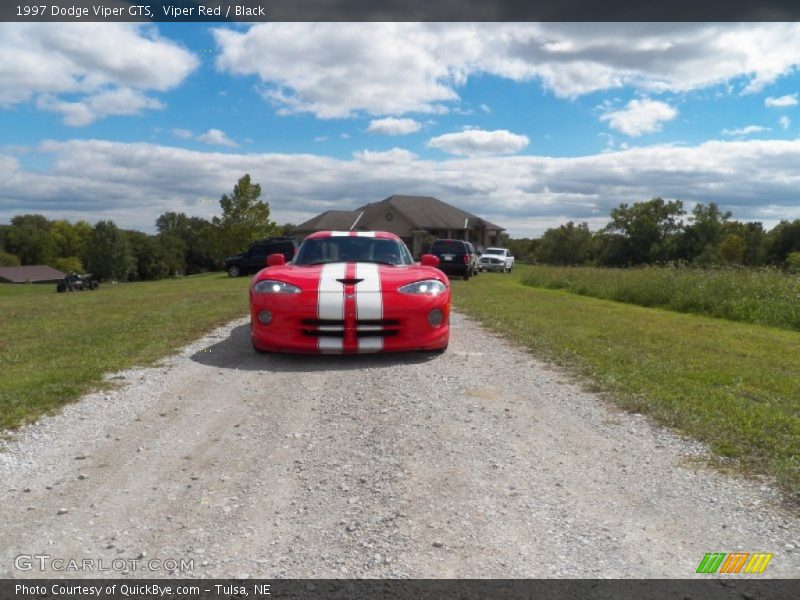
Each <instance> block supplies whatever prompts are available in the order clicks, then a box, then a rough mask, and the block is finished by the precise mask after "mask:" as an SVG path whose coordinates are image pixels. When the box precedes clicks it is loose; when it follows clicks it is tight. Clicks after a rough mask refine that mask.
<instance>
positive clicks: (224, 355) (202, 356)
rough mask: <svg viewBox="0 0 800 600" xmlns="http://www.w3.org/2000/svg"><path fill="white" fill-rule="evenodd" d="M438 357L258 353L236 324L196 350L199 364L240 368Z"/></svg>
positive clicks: (344, 366)
mask: <svg viewBox="0 0 800 600" xmlns="http://www.w3.org/2000/svg"><path fill="white" fill-rule="evenodd" d="M439 357H441V355H439V354H435V353H433V352H402V353H391V354H349V355H336V354H258V353H256V352H255V351H254V350H253V347H252V345H251V344H250V326H249V325H239V326H238V327H234V328H233V329H232V330H231V334H230V335H229V336H228V337H227V338H226V339H224V340H222V341H219V342H217V343H216V344H213V345H211V346H208V347H206V348H203V349H202V350H200V351H199V352H195V353H194V354H193V355H192V356H191V359H192V360H193V361H195V362H197V363H200V364H201V365H207V366H209V367H217V368H220V369H239V370H242V371H276V372H312V371H349V370H353V369H371V368H385V367H391V366H395V365H407V364H423V363H427V362H431V361H433V360H436V359H437V358H439Z"/></svg>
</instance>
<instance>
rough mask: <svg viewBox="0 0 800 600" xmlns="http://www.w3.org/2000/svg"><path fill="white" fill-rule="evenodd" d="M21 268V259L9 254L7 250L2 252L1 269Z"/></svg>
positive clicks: (0, 258)
mask: <svg viewBox="0 0 800 600" xmlns="http://www.w3.org/2000/svg"><path fill="white" fill-rule="evenodd" d="M18 266H20V261H19V258H18V257H16V256H14V255H13V254H9V253H8V252H6V251H5V250H0V267H18Z"/></svg>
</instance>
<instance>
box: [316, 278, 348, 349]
mask: <svg viewBox="0 0 800 600" xmlns="http://www.w3.org/2000/svg"><path fill="white" fill-rule="evenodd" d="M346 268H347V265H346V264H345V263H329V264H327V265H323V266H322V269H321V270H320V273H319V288H318V292H317V318H318V319H337V320H343V319H344V285H343V284H342V283H341V282H339V281H336V280H337V279H343V278H344V275H345V269H346ZM343 343H344V340H343V338H340V337H327V336H322V337H319V338H317V345H318V346H317V347H318V348H319V350H320V352H341V351H342V346H343Z"/></svg>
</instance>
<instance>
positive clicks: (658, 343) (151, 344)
mask: <svg viewBox="0 0 800 600" xmlns="http://www.w3.org/2000/svg"><path fill="white" fill-rule="evenodd" d="M531 271H532V268H530V267H524V266H520V267H518V268H517V269H516V270H515V272H514V273H513V274H511V275H505V274H495V273H484V274H481V275H480V276H479V277H476V278H473V279H472V280H470V281H454V282H453V288H454V303H455V306H456V308H457V309H460V310H463V311H465V312H467V313H469V314H470V315H472V316H474V317H476V318H478V319H479V320H481V321H483V322H484V323H485V324H486V325H488V326H489V327H491V328H493V329H495V330H496V331H498V332H500V333H502V334H504V335H506V336H507V337H508V338H510V339H512V340H514V341H516V342H518V343H519V344H521V345H524V346H525V347H527V348H529V349H530V350H531V351H532V352H533V353H534V354H535V355H538V356H539V357H541V358H543V359H545V360H548V361H551V362H554V363H557V364H561V365H564V366H566V367H567V368H568V369H570V370H572V371H573V372H575V373H577V374H579V375H580V376H581V377H584V378H585V380H586V381H587V384H588V385H590V386H591V387H592V388H593V389H595V390H597V391H601V392H606V393H607V397H608V398H609V399H611V400H612V401H614V402H615V403H617V404H618V405H620V406H622V407H624V408H626V409H629V410H633V411H637V412H642V413H647V414H650V415H652V416H653V417H655V418H656V419H658V420H659V421H661V422H662V423H665V424H666V425H668V426H671V427H673V428H675V429H677V430H679V431H681V432H684V433H686V434H690V435H692V436H694V437H696V438H699V439H702V440H705V441H707V442H708V443H709V444H710V445H711V447H712V448H713V449H714V450H715V451H716V452H717V453H718V454H719V455H721V456H723V457H730V458H732V459H735V464H737V465H739V466H741V467H743V468H744V469H745V470H746V471H749V472H752V473H767V474H769V475H773V476H775V477H776V478H777V479H778V480H779V481H780V482H781V483H782V484H783V485H784V486H785V487H786V489H787V490H789V492H790V494H793V495H795V496H796V497H800V333H798V332H794V331H786V330H781V329H777V328H773V327H766V326H759V325H751V324H744V323H737V322H733V321H728V320H724V319H715V318H710V317H703V316H697V315H689V314H681V313H677V312H673V311H668V310H661V309H654V308H643V307H640V306H634V305H630V304H624V303H619V302H613V301H608V300H601V299H596V298H590V297H585V296H580V295H576V294H572V293H569V292H565V291H559V290H548V289H539V288H535V287H531V286H530V285H523V284H522V280H523V279H526V280H527V279H528V276H529V275H530V273H531ZM248 282H249V278H239V279H230V278H228V277H227V276H226V275H224V274H209V275H198V276H193V277H186V278H183V279H174V280H164V281H157V282H146V283H130V284H122V285H117V286H108V285H105V286H103V287H101V289H100V290H99V291H97V292H77V293H73V294H56V293H55V291H54V288H55V286H54V285H47V286H30V285H23V286H14V285H4V286H0V332H2V334H1V335H0V372H2V377H1V378H0V428H13V427H16V426H18V425H19V424H21V423H24V422H27V421H31V420H35V419H36V418H37V417H38V416H39V415H41V414H46V413H51V412H53V411H56V410H57V409H58V408H59V407H60V406H62V405H63V404H65V403H67V402H71V401H74V400H75V399H76V398H78V397H79V396H80V395H81V394H83V393H85V392H87V391H89V390H91V389H96V388H98V387H102V386H103V385H108V384H106V383H104V382H103V375H104V374H105V373H109V372H112V371H116V370H120V369H125V368H128V367H131V366H134V365H143V364H152V363H153V362H155V361H157V360H158V359H159V358H162V357H164V356H167V355H169V354H171V353H173V352H174V351H175V350H176V349H177V348H179V347H181V346H182V345H184V344H186V343H188V342H190V341H192V340H194V339H196V338H197V337H199V336H200V335H202V334H203V333H205V332H207V331H209V330H211V329H213V328H214V327H216V326H218V325H220V324H222V323H225V322H227V321H229V320H231V319H233V318H236V317H240V316H244V315H245V314H246V312H247V297H246V290H247V285H248Z"/></svg>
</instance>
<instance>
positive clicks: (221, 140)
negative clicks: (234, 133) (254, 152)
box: [197, 129, 239, 148]
mask: <svg viewBox="0 0 800 600" xmlns="http://www.w3.org/2000/svg"><path fill="white" fill-rule="evenodd" d="M197 139H198V141H201V142H203V143H204V144H211V145H213V146H227V147H228V148H235V147H236V146H238V145H239V144H237V143H236V142H234V141H233V140H232V139H231V138H229V137H228V136H227V134H226V133H225V132H224V131H222V130H220V129H209V130H208V131H206V132H205V133H204V134H202V135H198V136H197Z"/></svg>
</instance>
